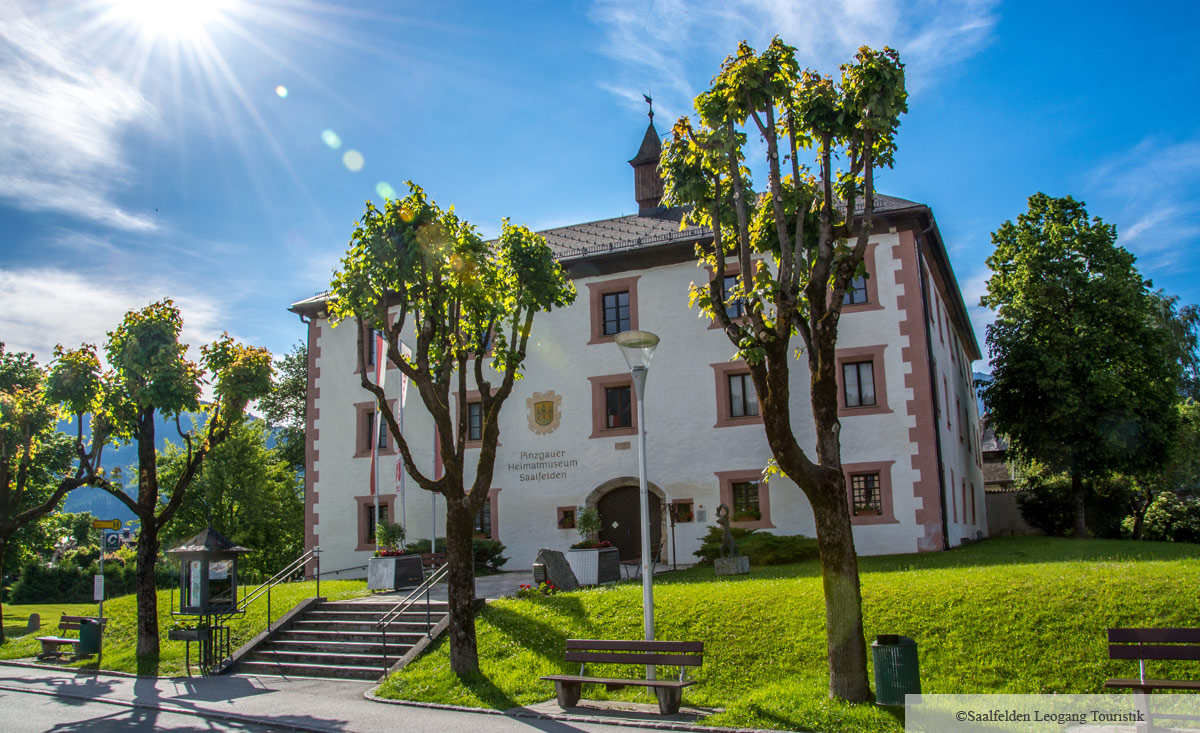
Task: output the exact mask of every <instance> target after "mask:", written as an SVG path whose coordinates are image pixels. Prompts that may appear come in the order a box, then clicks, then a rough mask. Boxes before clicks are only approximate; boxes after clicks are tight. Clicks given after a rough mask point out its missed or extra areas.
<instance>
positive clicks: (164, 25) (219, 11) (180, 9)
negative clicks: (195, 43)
mask: <svg viewBox="0 0 1200 733" xmlns="http://www.w3.org/2000/svg"><path fill="white" fill-rule="evenodd" d="M234 2H235V0H112V6H113V10H115V11H116V12H117V13H118V14H119V15H121V16H123V17H124V18H125V19H127V20H128V21H130V22H132V23H134V24H136V25H137V26H139V27H140V28H141V30H142V31H143V32H144V33H146V34H148V35H152V36H172V37H177V38H178V37H184V36H198V35H200V34H203V33H204V27H205V25H207V24H209V23H211V22H213V21H216V20H220V19H221V17H222V16H223V15H224V13H225V12H226V11H228V10H229V9H230V7H231V6H233V4H234Z"/></svg>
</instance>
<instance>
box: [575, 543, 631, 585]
mask: <svg viewBox="0 0 1200 733" xmlns="http://www.w3.org/2000/svg"><path fill="white" fill-rule="evenodd" d="M567 564H568V565H570V566H571V572H573V573H575V579H576V580H578V581H579V584H580V585H598V584H600V583H615V582H617V581H618V580H620V579H621V557H620V555H619V554H618V551H617V548H615V547H600V548H597V549H594V550H567Z"/></svg>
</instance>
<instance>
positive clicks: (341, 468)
mask: <svg viewBox="0 0 1200 733" xmlns="http://www.w3.org/2000/svg"><path fill="white" fill-rule="evenodd" d="M873 241H876V242H878V243H879V246H878V247H876V248H875V250H874V252H875V259H874V263H873V267H872V268H871V271H872V272H873V273H874V276H875V277H876V278H877V287H878V296H879V299H880V302H882V303H883V304H884V306H885V308H884V309H883V310H873V311H865V312H856V313H847V314H845V315H844V316H843V318H842V330H841V336H840V340H839V348H850V347H857V346H877V345H883V346H885V352H884V361H885V368H884V377H885V378H886V380H887V398H888V407H889V408H890V412H889V413H887V414H882V415H860V416H852V417H847V418H843V420H842V426H843V428H842V453H843V461H844V462H846V463H857V462H867V461H880V460H894V461H895V463H894V464H893V467H892V476H891V483H892V488H893V505H894V515H895V518H896V519H897V520H898V521H897V523H896V524H883V525H867V526H856V527H855V531H854V532H855V544H856V547H857V549H858V551H859V553H860V554H864V555H869V554H884V553H898V552H915V551H917V539H918V537H920V536H921V535H922V534H923V530H922V528H921V527H919V526H917V525H916V523H915V513H916V511H917V510H918V509H919V508H920V506H919V504H920V501H919V500H918V499H916V498H915V497H914V496H913V490H912V484H913V481H914V480H915V479H916V478H917V476H916V472H915V471H914V470H913V469H912V467H911V460H910V458H911V456H912V455H913V453H914V452H915V450H916V446H915V445H914V444H913V443H912V442H911V441H910V438H909V428H911V427H913V425H914V422H915V421H914V419H913V418H910V417H909V416H908V413H907V406H906V405H907V401H908V400H909V399H911V397H912V394H911V390H909V389H906V388H905V386H904V378H905V375H906V374H907V373H908V371H909V370H910V369H911V367H910V366H909V365H908V364H905V363H904V362H903V360H902V357H901V349H902V348H904V347H905V346H907V337H903V338H902V337H901V336H900V334H899V323H900V320H901V318H902V316H903V314H902V313H901V312H900V311H899V309H898V308H897V298H898V297H900V295H901V294H902V293H901V286H899V285H897V284H896V277H895V274H896V271H897V270H898V269H899V266H900V264H899V260H898V255H897V253H896V251H895V249H896V248H897V247H898V246H899V242H900V240H899V237H898V236H897V235H895V234H884V235H880V236H877V237H875V238H874V239H873ZM639 274H640V276H641V278H640V280H639V281H638V284H637V289H638V312H639V328H641V329H642V330H647V331H652V332H654V333H656V334H658V335H659V336H660V337H661V339H662V341H661V343H660V345H659V347H658V350H657V351H656V352H655V355H654V359H653V362H652V364H651V369H650V374H649V380H648V385H647V390H646V391H647V394H646V405H645V409H646V428H647V454H648V476H649V480H650V482H651V483H653V484H655V485H657V486H658V487H660V488H661V489H662V491H663V492H664V493H665V495H666V497H667V499H668V500H670V499H678V498H690V499H692V500H693V502H694V504H695V506H696V508H697V510H698V512H697V513H698V514H699V510H701V509H702V510H703V512H704V513H705V516H706V520H707V521H704V522H700V521H696V522H693V523H689V524H680V525H678V526H677V528H676V536H675V542H676V546H677V548H678V556H679V561H680V562H692V561H693V560H694V558H693V556H692V552H693V551H694V550H695V549H697V548H698V546H699V538H700V536H702V535H703V534H704V532H705V530H706V528H707V527H708V526H709V525H710V524H712V522H713V512H714V510H715V508H716V505H717V504H718V503H719V481H718V479H717V477H716V475H715V474H716V472H718V471H733V470H760V469H762V468H763V466H765V465H766V463H767V461H768V460H769V458H770V449H769V447H768V446H767V443H766V439H765V436H764V434H763V431H762V427H761V425H750V426H737V427H724V428H715V427H714V423H715V422H716V420H717V404H716V400H717V395H716V390H715V385H716V381H715V377H714V372H713V369H712V367H711V366H710V365H711V364H713V363H717V362H724V361H727V360H729V358H730V357H731V356H733V354H734V348H733V346H732V345H731V344H730V343H729V341H728V339H727V338H726V337H725V335H724V334H723V333H722V332H721V331H720V330H717V329H709V328H708V322H707V320H704V319H701V318H700V317H699V314H698V312H697V311H695V310H691V309H689V308H688V307H687V292H688V286H689V284H690V283H692V282H693V281H697V282H700V281H703V280H705V279H706V278H707V277H708V275H707V271H706V270H704V269H703V268H698V267H697V266H696V265H695V264H694V263H691V262H686V263H681V264H675V265H667V266H662V267H656V268H652V269H648V270H643V271H641V272H640V273H639ZM630 275H631V273H629V272H622V273H618V274H614V275H612V276H605V277H595V278H583V279H579V280H577V281H576V283H575V284H576V287H577V288H578V290H579V297H578V299H577V300H576V302H575V304H574V305H573V306H571V307H569V308H566V309H561V310H557V311H555V312H553V313H550V314H540V315H539V316H538V317H537V318H535V320H534V327H533V332H532V335H531V339H530V345H529V354H528V358H527V359H526V363H525V370H524V379H523V380H521V381H519V382H518V383H517V384H516V387H515V389H514V391H513V394H512V396H511V397H510V398H509V400H508V401H507V402H506V403H505V405H504V409H503V412H502V415H501V424H500V447H499V449H498V458H497V465H496V471H495V473H494V476H493V480H492V483H491V485H492V487H495V488H499V489H500V491H499V494H498V496H497V499H496V504H497V507H498V522H497V527H496V530H497V535H498V539H499V540H500V541H502V542H503V543H504V544H505V545H506V546H507V548H508V549H507V551H506V554H507V555H508V557H509V558H510V561H509V563H508V565H507V566H506V567H507V568H508V569H516V568H527V567H529V566H530V565H531V564H532V562H533V559H534V556H535V555H536V553H537V550H538V548H540V547H550V548H555V549H565V548H566V547H567V546H568V545H569V544H571V543H573V542H575V541H577V540H578V534H577V532H576V531H575V530H560V529H558V528H557V524H556V520H557V514H556V508H557V507H559V506H578V505H582V504H583V503H584V501H585V498H586V497H587V496H588V494H589V493H590V492H592V490H593V489H595V488H596V487H597V486H599V485H600V484H602V483H604V482H606V481H609V480H611V479H614V478H618V477H636V476H637V475H638V464H637V456H638V454H637V437H636V435H634V436H628V435H627V436H619V437H601V438H590V437H589V435H590V434H591V432H592V416H591V410H592V407H591V404H592V397H591V384H590V383H589V381H588V377H589V376H598V375H608V374H618V373H627V372H628V367H627V366H626V364H625V361H624V359H623V358H622V357H621V354H620V350H619V349H618V347H617V346H616V345H615V344H611V343H606V344H594V345H589V344H588V341H589V340H590V335H591V333H590V320H589V319H590V318H591V313H590V309H589V304H588V288H587V285H588V283H595V282H601V281H603V280H607V279H616V278H623V277H628V276H630ZM410 343H411V339H410ZM935 343H936V336H935ZM797 344H799V340H797ZM355 348H356V332H355V328H354V325H353V324H351V323H346V324H344V325H342V326H339V327H338V328H335V329H330V328H329V327H328V324H327V323H323V324H322V329H321V356H320V358H319V360H318V365H319V366H320V368H321V373H320V377H319V383H320V388H321V394H320V398H319V399H318V401H317V406H318V407H319V408H320V418H319V423H318V427H319V429H320V436H319V438H318V441H317V445H316V447H317V449H318V450H319V452H320V457H319V459H318V462H317V465H316V468H317V470H318V471H319V481H318V485H317V487H316V490H317V492H318V497H319V503H318V506H317V509H316V511H317V514H318V522H317V526H316V531H317V534H318V542H319V544H320V545H321V547H322V550H323V552H324V554H323V556H322V570H323V571H327V570H336V569H340V568H344V567H351V566H355V565H362V564H365V563H366V559H367V557H368V556H369V554H370V553H368V552H365V551H364V552H357V551H355V550H354V547H355V545H356V544H357V535H358V516H357V507H358V504H357V503H356V502H355V500H354V497H356V496H362V495H366V494H367V493H368V486H369V476H368V473H369V466H370V459H369V458H354V457H353V456H354V452H355V431H356V426H355V415H356V413H355V410H354V407H353V405H354V403H356V402H363V401H366V400H368V399H369V393H367V392H366V391H365V390H363V389H362V387H361V385H360V384H359V377H358V375H357V374H355V371H354V370H355V366H356V364H355V357H354V354H355ZM939 380H940V377H939ZM469 381H473V380H469ZM498 381H499V378H498V377H497V378H496V382H498ZM398 383H399V372H398V371H396V370H392V371H391V372H390V375H389V389H388V393H389V397H391V396H394V395H395V394H396V393H397V392H398ZM793 384H794V389H793V400H794V402H793V426H794V429H795V430H796V434H797V438H798V439H799V441H800V443H801V445H803V446H807V447H810V448H811V446H812V445H813V444H814V442H815V439H814V432H813V428H812V418H811V411H810V408H809V405H808V397H807V394H808V389H807V385H808V368H807V362H806V360H805V358H804V357H803V356H801V357H800V358H799V359H797V360H796V361H795V362H794V371H793ZM550 390H553V391H554V392H556V393H558V394H559V395H561V396H562V403H561V423H560V425H559V427H558V428H557V430H555V431H554V432H553V433H550V434H548V435H536V434H534V433H533V432H531V431H530V430H529V427H528V408H527V406H526V398H527V397H529V396H530V395H531V394H532V393H533V392H546V391H550ZM404 419H405V433H406V435H407V436H409V440H410V443H411V444H413V445H415V446H422V447H418V448H415V449H414V450H416V451H417V453H416V456H417V460H418V466H419V467H420V468H421V469H422V470H424V471H429V469H430V463H431V454H432V438H431V437H430V436H431V431H432V427H431V421H430V419H429V417H428V415H427V414H426V413H425V412H424V410H423V409H421V405H420V398H419V396H418V395H417V394H416V391H415V389H412V388H411V387H410V394H409V398H408V406H407V409H406V411H405V418H404ZM943 425H944V421H943ZM621 444H628V449H621V447H622V445H621ZM954 445H955V446H957V438H956V439H955V442H954ZM560 450H562V451H566V452H567V453H566V455H565V456H563V458H565V459H568V460H574V461H577V464H576V465H574V466H572V467H570V468H567V469H563V470H565V471H566V472H567V473H568V476H567V478H565V479H561V480H549V481H533V482H531V481H522V480H521V473H522V471H519V470H511V469H510V464H511V463H517V462H520V460H521V459H520V454H521V453H522V452H530V453H532V452H541V451H560ZM476 452H477V451H468V464H469V465H468V471H467V473H468V476H467V478H468V481H469V480H470V479H471V478H473V470H474V466H473V462H472V461H471V460H470V457H471V456H472V455H474V454H475V453H476ZM382 463H383V467H382V469H381V471H380V473H381V476H382V481H381V485H382V487H383V490H384V491H393V492H394V481H393V480H392V478H391V477H392V476H393V472H394V465H395V457H394V456H392V457H386V458H385V459H384V460H383V461H382ZM956 475H960V474H958V471H956ZM407 485H408V490H407V496H408V498H407V502H406V505H407V512H406V513H407V520H408V521H407V526H408V530H409V537H410V538H413V537H417V536H428V535H429V533H430V529H429V527H430V524H431V519H430V514H431V512H430V495H429V494H428V493H427V492H424V491H423V490H421V489H419V488H417V487H416V485H415V483H414V482H413V481H412V480H411V479H409V480H408V481H407ZM977 485H979V486H981V485H982V481H981V480H980V481H978V482H977ZM441 501H442V500H441V499H439V504H440V503H441ZM397 502H398V500H397ZM770 506H771V511H770V518H771V521H772V523H773V524H774V525H775V528H774V529H771V530H770V531H772V532H774V533H776V534H805V535H809V536H812V535H814V528H813V519H812V512H811V510H810V509H809V507H808V503H807V500H806V499H805V498H804V496H803V494H802V492H800V490H799V489H798V488H797V487H796V486H795V485H794V484H793V483H792V482H790V481H788V480H786V479H781V478H774V479H772V480H771V482H770ZM438 512H439V513H440V512H444V505H441V506H439V508H438ZM395 516H397V517H399V516H400V510H399V508H397V510H396V513H395ZM982 519H983V518H982V517H980V520H981V521H982ZM442 521H443V520H442V517H440V516H439V517H438V526H439V527H441V526H442V525H441V523H442ZM438 533H439V534H441V533H442V530H440V529H439V532H438ZM664 538H665V539H666V541H667V543H668V546H669V543H670V537H669V535H668V534H666V533H664ZM952 544H957V543H956V542H953V541H952Z"/></svg>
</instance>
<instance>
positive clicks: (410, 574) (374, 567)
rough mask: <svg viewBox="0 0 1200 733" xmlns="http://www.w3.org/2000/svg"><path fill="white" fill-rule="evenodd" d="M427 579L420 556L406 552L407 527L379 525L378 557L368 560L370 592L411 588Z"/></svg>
mask: <svg viewBox="0 0 1200 733" xmlns="http://www.w3.org/2000/svg"><path fill="white" fill-rule="evenodd" d="M424 580H425V572H424V570H423V569H422V566H421V556H420V555H418V554H416V553H412V554H407V553H405V552H404V527H403V526H401V525H400V524H396V523H394V522H387V521H384V522H380V523H379V525H378V526H377V527H376V528H375V557H372V558H370V559H369V560H367V589H368V590H396V589H397V588H412V587H415V586H418V585H420V584H421V583H422V582H423V581H424Z"/></svg>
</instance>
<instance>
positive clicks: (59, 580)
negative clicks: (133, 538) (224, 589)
mask: <svg viewBox="0 0 1200 733" xmlns="http://www.w3.org/2000/svg"><path fill="white" fill-rule="evenodd" d="M99 573H100V566H99V565H89V566H87V567H82V568H81V567H78V566H76V565H58V566H49V565H43V564H42V563H37V562H35V563H30V564H29V565H26V566H25V568H24V569H23V570H22V571H21V578H20V579H19V580H17V582H15V583H13V586H12V589H11V593H10V595H11V602H12V603H17V604H21V603H87V602H88V601H91V600H92V588H93V585H92V583H93V581H92V576H94V575H98V574H99ZM136 583H137V574H136V572H135V570H134V566H133V565H129V566H125V565H122V564H121V563H119V562H118V563H109V562H107V561H106V562H105V564H104V596H105V598H116V597H117V596H124V595H129V594H130V593H133V592H134V590H135V589H136ZM178 583H179V574H178V573H177V572H176V571H175V570H174V569H173V568H171V567H169V566H165V565H163V564H157V565H155V568H154V585H155V587H157V588H164V589H165V588H173V587H175V586H177V585H178Z"/></svg>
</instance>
